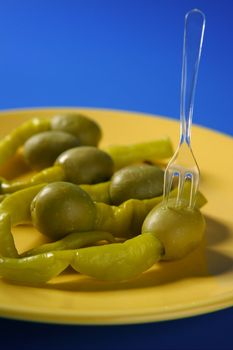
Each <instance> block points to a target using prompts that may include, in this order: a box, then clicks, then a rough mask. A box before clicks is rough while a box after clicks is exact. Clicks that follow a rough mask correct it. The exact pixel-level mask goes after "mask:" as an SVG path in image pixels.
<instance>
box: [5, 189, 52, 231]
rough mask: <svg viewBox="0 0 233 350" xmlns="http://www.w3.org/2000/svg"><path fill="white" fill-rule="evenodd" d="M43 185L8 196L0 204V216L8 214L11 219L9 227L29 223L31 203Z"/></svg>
mask: <svg viewBox="0 0 233 350" xmlns="http://www.w3.org/2000/svg"><path fill="white" fill-rule="evenodd" d="M45 185H46V184H40V185H36V186H32V187H29V188H25V189H23V190H20V191H17V192H15V193H12V194H10V195H8V196H7V197H6V198H5V199H4V200H3V201H2V202H1V203H0V214H2V213H8V214H9V215H10V218H11V225H17V224H24V223H28V222H31V213H30V205H31V202H32V200H33V198H34V197H35V196H36V195H37V193H38V192H40V190H41V189H42V188H43V187H44V186H45Z"/></svg>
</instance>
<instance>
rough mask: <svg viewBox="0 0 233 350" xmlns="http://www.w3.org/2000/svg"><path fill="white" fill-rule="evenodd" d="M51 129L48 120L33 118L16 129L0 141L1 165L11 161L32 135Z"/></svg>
mask: <svg viewBox="0 0 233 350" xmlns="http://www.w3.org/2000/svg"><path fill="white" fill-rule="evenodd" d="M49 129H50V121H49V120H47V119H39V118H33V119H30V120H28V121H26V122H25V123H23V124H21V125H19V126H18V127H16V128H15V129H14V130H13V131H12V132H10V133H9V134H8V135H7V136H5V137H4V138H3V139H2V140H1V141H0V165H2V164H3V163H5V162H6V161H7V160H8V159H10V158H11V157H12V156H13V155H14V154H15V153H16V151H17V149H18V148H19V147H20V146H22V145H23V144H24V142H25V141H26V140H27V139H28V138H29V137H31V136H32V135H35V134H37V133H38V132H42V131H46V130H49Z"/></svg>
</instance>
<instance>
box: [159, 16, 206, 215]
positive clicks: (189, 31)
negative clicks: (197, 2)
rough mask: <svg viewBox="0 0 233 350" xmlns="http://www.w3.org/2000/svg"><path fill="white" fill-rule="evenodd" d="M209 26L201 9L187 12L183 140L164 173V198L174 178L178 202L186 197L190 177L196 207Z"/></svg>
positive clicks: (182, 103)
mask: <svg viewBox="0 0 233 350" xmlns="http://www.w3.org/2000/svg"><path fill="white" fill-rule="evenodd" d="M204 30H205V15H204V14H203V13H202V12H201V11H200V10H197V9H193V10H191V11H189V12H188V13H187V14H186V15H185V24H184V43H183V59H182V79H181V101H180V142H179V145H178V148H177V150H176V152H175V154H174V156H173V157H172V159H171V160H170V162H169V163H168V166H167V168H166V170H165V174H164V202H165V204H166V205H167V202H168V199H169V195H170V191H171V188H172V185H173V182H174V178H177V179H178V189H177V197H176V205H177V206H178V205H179V204H180V203H181V201H182V195H183V189H184V184H185V182H186V181H190V183H191V187H190V195H189V200H188V207H190V208H193V207H194V205H195V197H196V193H197V190H198V186H199V177H200V171H199V167H198V164H197V161H196V159H195V157H194V154H193V151H192V148H191V126H192V116H193V106H194V97H195V89H196V83H197V75H198V68H199V63H200V58H201V50H202V43H203V37H204Z"/></svg>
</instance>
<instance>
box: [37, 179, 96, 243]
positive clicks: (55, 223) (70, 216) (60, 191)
mask: <svg viewBox="0 0 233 350" xmlns="http://www.w3.org/2000/svg"><path fill="white" fill-rule="evenodd" d="M95 216H96V208H95V204H94V203H93V201H92V199H91V198H90V196H89V195H88V194H87V193H86V192H85V191H83V190H82V189H81V188H80V187H79V186H77V185H74V184H71V183H68V182H53V183H51V184H49V185H47V186H45V187H44V188H43V189H42V190H41V191H40V192H39V193H38V194H37V195H36V197H35V198H34V199H33V201H32V203H31V217H32V223H33V225H34V226H35V227H36V228H37V229H38V231H40V232H41V233H43V234H44V235H46V236H48V237H50V238H52V239H59V238H62V237H64V236H65V235H67V234H68V233H71V232H74V231H90V230H92V229H93V226H94V221H95Z"/></svg>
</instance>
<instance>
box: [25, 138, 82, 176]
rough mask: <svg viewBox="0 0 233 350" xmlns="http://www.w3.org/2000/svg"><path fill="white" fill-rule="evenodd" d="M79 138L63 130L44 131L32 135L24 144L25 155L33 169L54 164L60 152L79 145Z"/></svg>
mask: <svg viewBox="0 0 233 350" xmlns="http://www.w3.org/2000/svg"><path fill="white" fill-rule="evenodd" d="M79 144H80V142H79V140H78V139H77V138H76V137H75V136H73V135H71V134H68V133H66V132H63V131H44V132H41V133H38V134H36V135H34V136H32V137H30V138H29V139H28V140H27V141H26V142H25V144H24V147H23V155H24V159H25V160H26V162H27V163H28V164H29V166H30V167H31V168H32V169H35V170H40V169H44V168H48V167H50V166H52V165H53V163H54V162H55V160H56V159H57V157H58V156H59V154H61V153H62V152H64V151H66V150H67V149H70V148H73V147H77V146H79Z"/></svg>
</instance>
